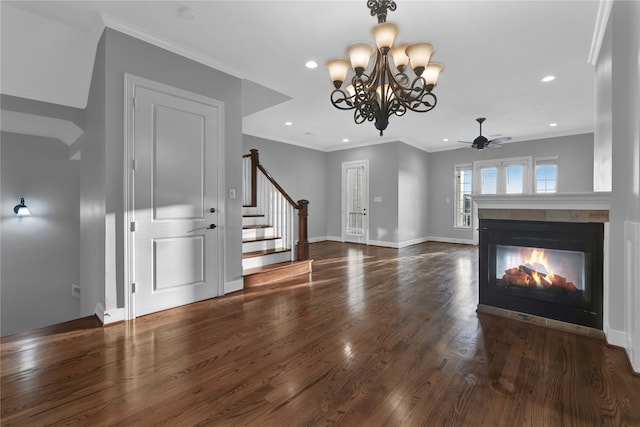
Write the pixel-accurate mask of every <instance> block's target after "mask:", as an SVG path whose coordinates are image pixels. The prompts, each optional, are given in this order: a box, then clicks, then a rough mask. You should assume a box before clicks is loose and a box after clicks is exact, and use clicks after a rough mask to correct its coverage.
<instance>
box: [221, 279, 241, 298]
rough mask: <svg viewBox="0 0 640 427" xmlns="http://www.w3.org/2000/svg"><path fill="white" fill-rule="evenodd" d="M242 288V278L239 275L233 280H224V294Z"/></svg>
mask: <svg viewBox="0 0 640 427" xmlns="http://www.w3.org/2000/svg"><path fill="white" fill-rule="evenodd" d="M243 289H244V279H243V278H242V277H241V278H239V279H238V280H233V281H231V282H225V284H224V294H225V295H226V294H230V293H231V292H237V291H241V290H243Z"/></svg>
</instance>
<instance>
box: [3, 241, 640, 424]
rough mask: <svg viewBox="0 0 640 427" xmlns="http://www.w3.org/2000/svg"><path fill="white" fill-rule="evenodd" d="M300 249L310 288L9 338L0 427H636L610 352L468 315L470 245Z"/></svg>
mask: <svg viewBox="0 0 640 427" xmlns="http://www.w3.org/2000/svg"><path fill="white" fill-rule="evenodd" d="M310 250H311V257H312V258H314V259H315V262H314V264H313V265H314V271H313V273H312V275H311V276H312V277H307V276H304V277H303V278H297V279H289V280H287V281H286V282H282V283H280V284H279V285H278V286H276V287H271V288H263V289H257V290H252V291H251V292H245V293H242V292H240V293H236V294H233V295H229V296H225V297H223V298H218V299H214V300H209V301H204V302H201V303H197V304H192V305H189V306H185V307H180V308H176V309H172V310H167V311H164V312H160V313H156V314H152V315H149V316H145V317H141V318H138V319H137V320H135V321H132V322H128V323H121V324H118V325H113V326H109V327H105V328H101V327H99V326H98V325H97V324H95V321H94V320H92V319H83V320H79V321H74V322H69V323H66V324H63V325H58V326H56V327H51V328H46V329H43V330H39V331H34V332H30V333H25V334H20V335H15V336H10V337H5V338H3V339H2V350H1V357H2V358H1V363H2V365H1V369H2V378H1V381H2V383H1V387H2V398H1V405H2V407H1V414H2V419H1V424H2V425H3V426H40V425H86V426H101V425H122V426H136V425H140V426H151V425H154V426H155V425H170V426H191V425H213V426H243V425H250V426H285V427H293V426H327V425H340V426H440V425H452V426H601V425H602V426H631V425H634V426H639V425H640V376H635V375H633V373H632V370H631V368H630V365H629V362H628V359H627V357H626V355H625V353H624V351H623V350H622V349H620V348H615V347H610V346H608V345H606V343H605V342H604V341H602V340H599V339H596V338H589V337H584V336H579V335H572V334H570V333H566V332H559V331H555V330H551V329H545V328H543V327H540V326H537V325H533V324H528V323H522V322H518V321H515V320H509V319H504V318H500V317H494V316H492V315H488V314H482V313H480V314H479V313H476V311H475V309H476V304H477V257H478V254H477V248H475V247H471V246H463V245H452V244H444V243H424V244H420V245H415V246H411V247H408V248H404V249H401V250H395V249H389V248H380V247H366V246H360V245H349V244H341V243H334V242H322V243H315V244H312V245H311V248H310Z"/></svg>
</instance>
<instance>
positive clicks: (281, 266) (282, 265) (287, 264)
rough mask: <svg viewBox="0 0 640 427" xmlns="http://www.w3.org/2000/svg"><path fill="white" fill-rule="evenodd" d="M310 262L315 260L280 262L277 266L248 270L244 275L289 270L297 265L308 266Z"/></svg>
mask: <svg viewBox="0 0 640 427" xmlns="http://www.w3.org/2000/svg"><path fill="white" fill-rule="evenodd" d="M309 262H313V260H309V259H308V260H304V261H284V262H278V263H276V264H267V265H263V266H260V267H253V268H248V269H246V270H244V271H243V273H242V275H243V276H250V275H252V274H260V273H266V272H269V271H275V270H282V269H285V268H289V267H292V266H296V265H302V264H305V263H306V264H308V263H309Z"/></svg>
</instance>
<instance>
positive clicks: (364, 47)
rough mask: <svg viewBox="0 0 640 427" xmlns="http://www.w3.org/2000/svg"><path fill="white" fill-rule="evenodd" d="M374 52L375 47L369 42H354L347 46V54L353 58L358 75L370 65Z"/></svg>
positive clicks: (352, 64)
mask: <svg viewBox="0 0 640 427" xmlns="http://www.w3.org/2000/svg"><path fill="white" fill-rule="evenodd" d="M372 54H373V47H371V45H368V44H367V43H353V44H352V45H349V46H348V47H347V55H349V58H350V59H351V66H352V67H353V70H354V71H355V72H356V74H357V75H362V73H363V72H364V70H366V69H367V66H368V65H369V59H370V58H371V55H372Z"/></svg>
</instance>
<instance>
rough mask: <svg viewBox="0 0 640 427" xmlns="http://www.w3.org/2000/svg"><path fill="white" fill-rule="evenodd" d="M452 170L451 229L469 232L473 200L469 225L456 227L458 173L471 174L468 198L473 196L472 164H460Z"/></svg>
mask: <svg viewBox="0 0 640 427" xmlns="http://www.w3.org/2000/svg"><path fill="white" fill-rule="evenodd" d="M453 168H454V178H453V228H454V229H456V230H470V229H471V228H472V227H473V200H471V202H470V208H471V210H470V212H469V214H470V220H469V225H468V226H464V225H458V173H459V171H465V170H468V171H470V172H471V191H470V193H469V196H470V197H472V196H473V191H474V187H473V186H474V185H475V182H474V181H475V177H474V171H473V163H462V164H456V165H454V166H453Z"/></svg>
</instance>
